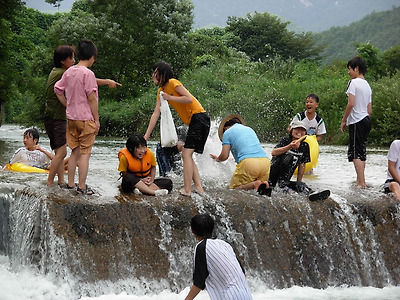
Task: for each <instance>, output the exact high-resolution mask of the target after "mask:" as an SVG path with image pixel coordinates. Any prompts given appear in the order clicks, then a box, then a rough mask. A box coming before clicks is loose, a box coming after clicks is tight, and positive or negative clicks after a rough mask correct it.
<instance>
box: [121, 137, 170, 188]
mask: <svg viewBox="0 0 400 300" xmlns="http://www.w3.org/2000/svg"><path fill="white" fill-rule="evenodd" d="M118 158H119V166H118V171H120V172H121V175H122V184H121V189H122V191H123V192H125V193H130V192H132V191H134V192H135V193H136V194H146V195H155V196H161V195H167V194H168V192H170V191H171V190H172V181H171V179H169V178H157V179H155V175H156V158H155V156H154V153H153V152H152V151H151V150H150V149H149V148H148V147H147V142H146V140H145V139H144V137H143V136H142V135H140V134H134V135H131V136H130V137H129V139H128V140H127V141H126V148H124V149H122V150H121V151H120V152H119V153H118Z"/></svg>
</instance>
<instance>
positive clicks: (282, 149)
mask: <svg viewBox="0 0 400 300" xmlns="http://www.w3.org/2000/svg"><path fill="white" fill-rule="evenodd" d="M299 147H300V142H297V141H292V142H291V143H290V144H287V145H286V146H283V147H279V148H274V149H272V152H271V155H272V156H279V155H282V154H283V153H286V152H287V151H289V150H290V149H298V148H299Z"/></svg>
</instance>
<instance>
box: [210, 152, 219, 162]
mask: <svg viewBox="0 0 400 300" xmlns="http://www.w3.org/2000/svg"><path fill="white" fill-rule="evenodd" d="M210 157H211V158H212V159H214V160H215V161H217V162H218V156H216V155H214V154H210Z"/></svg>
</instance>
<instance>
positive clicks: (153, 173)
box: [141, 166, 156, 186]
mask: <svg viewBox="0 0 400 300" xmlns="http://www.w3.org/2000/svg"><path fill="white" fill-rule="evenodd" d="M154 178H156V167H155V166H152V167H151V169H150V175H149V176H147V177H145V178H143V179H141V180H142V181H143V182H144V183H145V184H146V185H148V186H149V185H150V184H152V183H153V182H154Z"/></svg>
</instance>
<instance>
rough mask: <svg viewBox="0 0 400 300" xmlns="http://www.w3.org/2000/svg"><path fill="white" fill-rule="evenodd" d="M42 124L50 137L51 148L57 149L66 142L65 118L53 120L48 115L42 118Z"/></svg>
mask: <svg viewBox="0 0 400 300" xmlns="http://www.w3.org/2000/svg"><path fill="white" fill-rule="evenodd" d="M44 126H45V127H46V132H47V135H48V137H49V139H50V147H51V149H52V150H54V149H58V148H60V147H62V146H64V145H65V144H66V143H67V138H66V132H67V122H66V121H65V120H54V119H52V118H49V117H45V118H44Z"/></svg>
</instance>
